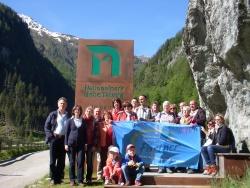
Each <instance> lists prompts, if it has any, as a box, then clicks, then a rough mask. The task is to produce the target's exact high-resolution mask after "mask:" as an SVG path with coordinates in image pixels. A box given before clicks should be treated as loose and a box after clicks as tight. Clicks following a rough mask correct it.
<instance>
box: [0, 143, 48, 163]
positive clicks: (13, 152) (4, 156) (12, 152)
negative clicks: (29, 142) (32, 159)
mask: <svg viewBox="0 0 250 188" xmlns="http://www.w3.org/2000/svg"><path fill="white" fill-rule="evenodd" d="M45 149H48V147H47V146H46V145H44V147H18V148H14V149H9V150H2V151H0V161H4V160H9V159H12V158H14V157H18V156H21V155H23V154H26V153H30V152H35V151H42V150H45Z"/></svg>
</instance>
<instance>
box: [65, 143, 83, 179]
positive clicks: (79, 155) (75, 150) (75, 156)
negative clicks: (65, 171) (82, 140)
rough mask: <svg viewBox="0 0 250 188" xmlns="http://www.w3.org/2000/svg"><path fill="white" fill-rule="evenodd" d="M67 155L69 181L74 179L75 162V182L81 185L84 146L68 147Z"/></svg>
mask: <svg viewBox="0 0 250 188" xmlns="http://www.w3.org/2000/svg"><path fill="white" fill-rule="evenodd" d="M67 153H68V157H69V178H70V180H71V181H73V180H75V179H76V174H75V166H76V162H77V181H78V183H82V182H83V174H84V162H85V152H84V146H73V147H72V146H69V150H68V152H67Z"/></svg>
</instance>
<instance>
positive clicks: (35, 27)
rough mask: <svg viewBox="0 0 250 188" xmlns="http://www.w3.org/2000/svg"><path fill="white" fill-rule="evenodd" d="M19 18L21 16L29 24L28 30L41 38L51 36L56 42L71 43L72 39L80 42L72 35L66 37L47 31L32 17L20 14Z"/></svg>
mask: <svg viewBox="0 0 250 188" xmlns="http://www.w3.org/2000/svg"><path fill="white" fill-rule="evenodd" d="M18 16H20V17H21V18H22V20H23V21H24V22H25V23H27V25H28V28H29V29H31V30H34V31H36V32H37V33H38V34H39V35H40V36H41V37H42V36H44V34H46V35H49V36H51V37H52V38H54V39H55V40H57V41H59V42H62V39H64V40H66V41H70V40H72V39H75V40H78V39H79V38H77V37H74V36H72V35H65V34H62V33H59V32H51V31H49V30H48V29H46V28H45V27H43V26H42V25H41V24H40V23H38V22H36V21H35V20H33V19H32V18H31V17H29V16H26V15H24V14H18Z"/></svg>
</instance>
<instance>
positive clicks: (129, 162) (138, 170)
mask: <svg viewBox="0 0 250 188" xmlns="http://www.w3.org/2000/svg"><path fill="white" fill-rule="evenodd" d="M122 172H123V175H124V178H125V180H126V184H125V185H126V186H129V185H132V184H134V185H135V186H141V185H142V183H141V178H142V175H143V172H144V163H143V162H142V160H141V158H140V157H139V156H138V155H136V149H135V146H134V145H133V144H129V145H128V146H127V148H126V155H125V158H124V160H123V163H122Z"/></svg>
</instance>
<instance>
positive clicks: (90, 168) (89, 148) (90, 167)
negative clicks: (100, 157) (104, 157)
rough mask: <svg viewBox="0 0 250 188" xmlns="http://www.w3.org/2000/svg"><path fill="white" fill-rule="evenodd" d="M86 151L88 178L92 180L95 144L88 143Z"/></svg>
mask: <svg viewBox="0 0 250 188" xmlns="http://www.w3.org/2000/svg"><path fill="white" fill-rule="evenodd" d="M85 153H86V163H87V174H86V180H89V181H91V180H92V174H93V157H94V152H93V146H92V145H90V144H88V145H87V151H86V152H85Z"/></svg>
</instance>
